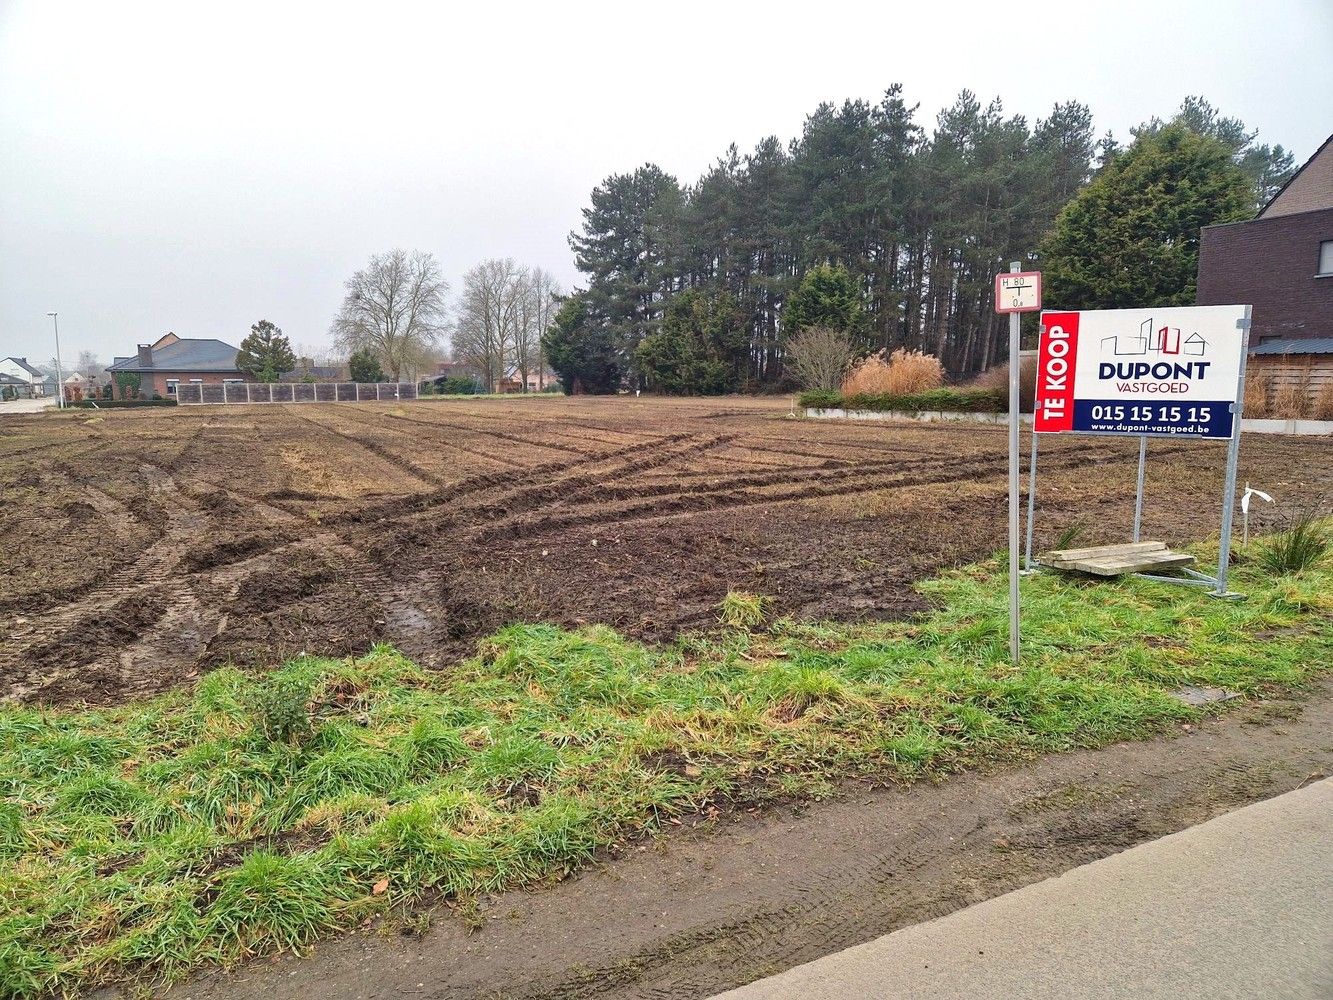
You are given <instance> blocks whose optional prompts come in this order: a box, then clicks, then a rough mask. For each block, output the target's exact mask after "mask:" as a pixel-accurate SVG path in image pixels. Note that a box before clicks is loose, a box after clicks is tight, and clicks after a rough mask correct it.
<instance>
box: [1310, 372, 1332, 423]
mask: <svg viewBox="0 0 1333 1000" xmlns="http://www.w3.org/2000/svg"><path fill="white" fill-rule="evenodd" d="M1311 416H1313V417H1314V418H1315V419H1316V420H1333V381H1328V382H1325V383H1324V386H1323V388H1322V389H1320V390H1319V395H1317V396H1316V397H1315V400H1314V412H1313V413H1312V414H1311Z"/></svg>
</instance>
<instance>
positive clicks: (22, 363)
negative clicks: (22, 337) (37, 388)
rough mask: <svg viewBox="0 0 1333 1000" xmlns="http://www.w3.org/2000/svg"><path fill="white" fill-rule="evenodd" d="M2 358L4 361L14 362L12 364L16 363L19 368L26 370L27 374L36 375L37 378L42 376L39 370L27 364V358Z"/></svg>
mask: <svg viewBox="0 0 1333 1000" xmlns="http://www.w3.org/2000/svg"><path fill="white" fill-rule="evenodd" d="M4 360H5V361H12V362H14V364H16V365H18V366H19V367H20V368H22V369H23V370H24V371H25V372H27V373H28V374H29V375H36V376H37V377H38V378H41V377H42V373H41V372H39V371H38V370H37V369H36V368H34V367H33V366H32V365H30V364H28V359H27V358H5V359H4Z"/></svg>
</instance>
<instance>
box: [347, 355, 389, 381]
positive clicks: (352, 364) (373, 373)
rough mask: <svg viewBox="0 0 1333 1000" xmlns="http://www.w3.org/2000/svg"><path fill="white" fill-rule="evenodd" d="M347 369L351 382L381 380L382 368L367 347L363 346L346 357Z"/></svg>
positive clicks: (382, 379) (378, 360) (382, 378)
mask: <svg viewBox="0 0 1333 1000" xmlns="http://www.w3.org/2000/svg"><path fill="white" fill-rule="evenodd" d="M347 371H348V374H350V375H351V376H352V381H353V382H383V381H384V368H383V367H382V366H381V365H380V359H379V358H378V357H377V356H376V354H375V352H374V351H373V350H371V349H370V348H369V347H363V348H362V349H361V350H359V351H356V352H354V353H353V354H352V356H351V357H350V358H348V359H347Z"/></svg>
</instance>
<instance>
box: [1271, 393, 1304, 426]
mask: <svg viewBox="0 0 1333 1000" xmlns="http://www.w3.org/2000/svg"><path fill="white" fill-rule="evenodd" d="M1272 409H1273V416H1275V417H1277V418H1278V419H1279V420H1301V419H1303V418H1304V417H1306V416H1308V415H1309V411H1310V393H1309V390H1308V389H1306V387H1305V386H1304V385H1284V386H1283V387H1282V388H1280V389H1278V391H1277V392H1275V393H1274V394H1273V407H1272Z"/></svg>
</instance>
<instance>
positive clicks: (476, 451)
mask: <svg viewBox="0 0 1333 1000" xmlns="http://www.w3.org/2000/svg"><path fill="white" fill-rule="evenodd" d="M348 405H350V404H348ZM341 416H343V417H344V418H347V414H346V413H344V414H341ZM384 418H385V419H389V418H392V419H395V420H406V419H409V418H406V417H396V416H393V415H392V414H384ZM353 422H354V423H358V422H359V423H360V424H361V426H364V427H372V426H373V427H374V429H376V430H387V431H391V432H392V433H395V434H403V435H406V436H408V437H412V439H413V440H414V441H419V440H420V438H419V437H413V436H412V435H411V434H410V432H408V431H405V430H402V429H401V428H397V427H388V426H385V425H383V424H376V425H372V424H370V423H368V422H366V421H360V420H359V419H357V418H353ZM412 422H413V423H416V424H421V425H422V426H425V427H434V426H436V425H435V424H434V422H432V421H420V420H414V421H412ZM434 440H435V442H437V443H439V444H442V445H444V446H445V447H446V448H452V449H454V450H455V451H459V452H462V453H463V454H465V455H471V456H472V457H473V458H480V459H481V460H482V461H485V462H491V463H493V464H495V465H503V466H505V467H506V468H509V469H520V470H522V469H528V468H531V466H529V465H525V464H524V463H523V462H520V461H518V460H517V459H512V458H509V457H508V456H505V455H496V454H494V453H492V452H487V451H486V450H485V449H482V448H473V447H470V446H468V445H465V444H462V443H461V442H458V441H455V440H453V439H452V438H450V437H448V436H447V432H445V431H444V430H443V429H441V431H440V432H439V433H437V434H435V435H434Z"/></svg>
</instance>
